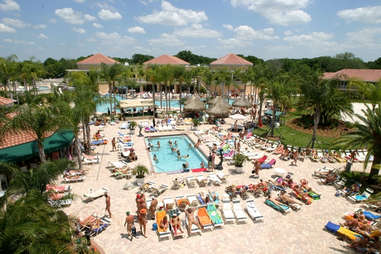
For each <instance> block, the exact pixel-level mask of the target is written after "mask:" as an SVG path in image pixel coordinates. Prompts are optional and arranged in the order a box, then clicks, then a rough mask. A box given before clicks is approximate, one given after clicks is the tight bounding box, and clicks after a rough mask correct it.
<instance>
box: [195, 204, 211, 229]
mask: <svg viewBox="0 0 381 254" xmlns="http://www.w3.org/2000/svg"><path fill="white" fill-rule="evenodd" d="M197 218H198V221H199V222H200V225H201V226H202V229H203V230H213V223H212V220H211V219H210V217H209V215H208V211H207V210H206V208H205V207H200V208H198V210H197Z"/></svg>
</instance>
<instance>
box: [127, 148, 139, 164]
mask: <svg viewBox="0 0 381 254" xmlns="http://www.w3.org/2000/svg"><path fill="white" fill-rule="evenodd" d="M127 159H128V160H129V161H136V160H137V159H138V156H136V154H135V151H134V150H132V151H131V152H130V154H129V155H128V157H127Z"/></svg>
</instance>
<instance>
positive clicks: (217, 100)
mask: <svg viewBox="0 0 381 254" xmlns="http://www.w3.org/2000/svg"><path fill="white" fill-rule="evenodd" d="M217 103H218V104H222V105H223V106H225V107H227V108H229V109H230V108H232V106H231V105H230V104H229V103H228V102H227V100H225V99H224V98H222V97H221V96H217V97H215V98H213V99H211V100H209V101H208V104H209V105H210V106H213V105H215V104H217Z"/></svg>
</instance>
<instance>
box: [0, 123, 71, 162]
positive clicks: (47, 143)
mask: <svg viewBox="0 0 381 254" xmlns="http://www.w3.org/2000/svg"><path fill="white" fill-rule="evenodd" d="M73 139H74V133H73V132H72V131H67V130H66V131H58V132H56V133H54V134H53V135H52V136H50V137H48V138H46V139H45V140H44V143H43V144H44V148H45V153H51V152H54V151H57V150H60V149H61V148H64V147H67V146H69V145H70V144H71V143H72V141H73ZM37 156H38V147H37V142H36V141H32V142H28V143H25V144H21V145H17V146H11V147H7V148H4V149H1V150H0V161H2V162H18V161H25V160H28V159H31V158H33V157H37Z"/></svg>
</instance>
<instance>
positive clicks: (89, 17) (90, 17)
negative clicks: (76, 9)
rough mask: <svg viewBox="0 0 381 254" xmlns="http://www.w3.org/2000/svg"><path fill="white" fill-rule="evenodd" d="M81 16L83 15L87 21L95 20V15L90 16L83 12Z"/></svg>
mask: <svg viewBox="0 0 381 254" xmlns="http://www.w3.org/2000/svg"><path fill="white" fill-rule="evenodd" d="M83 17H84V18H85V19H86V20H87V21H95V20H97V18H96V17H94V16H91V15H89V14H85V15H84V16H83Z"/></svg>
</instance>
